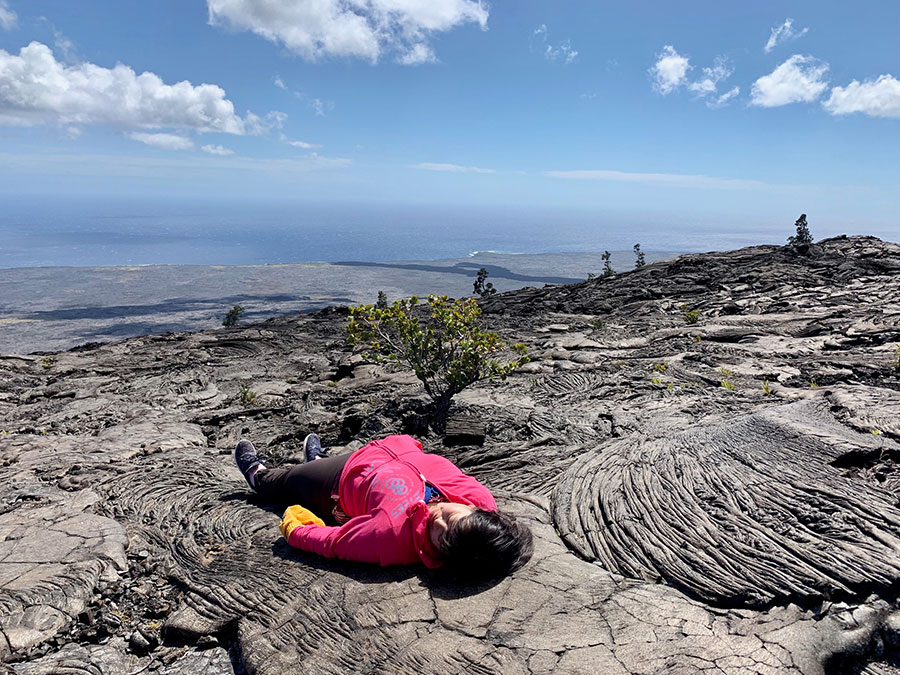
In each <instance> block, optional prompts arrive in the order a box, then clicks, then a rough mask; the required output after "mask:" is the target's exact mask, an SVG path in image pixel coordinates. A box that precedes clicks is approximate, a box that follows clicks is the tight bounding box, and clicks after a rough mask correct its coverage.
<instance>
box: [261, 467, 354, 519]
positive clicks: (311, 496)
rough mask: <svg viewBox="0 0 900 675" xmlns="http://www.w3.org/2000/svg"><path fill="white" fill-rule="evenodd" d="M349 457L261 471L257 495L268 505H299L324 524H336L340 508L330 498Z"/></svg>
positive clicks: (335, 489) (334, 491) (334, 492)
mask: <svg viewBox="0 0 900 675" xmlns="http://www.w3.org/2000/svg"><path fill="white" fill-rule="evenodd" d="M349 458H350V455H338V456H337V457H323V458H322V459H317V460H314V461H312V462H307V463H306V464H295V465H293V466H287V467H279V468H277V469H262V470H260V471H257V472H256V476H255V477H254V479H253V482H254V484H255V488H256V491H257V492H258V493H259V495H260V496H261V497H263V498H264V499H266V500H267V501H270V502H273V503H276V504H281V505H283V506H292V505H294V504H300V505H301V506H303V507H305V508H307V509H309V510H310V511H312V512H313V513H315V514H316V515H317V516H319V518H321V519H322V520H325V521H328V520H334V517H333V515H332V510H333V509H334V507H335V506H336V505H337V504H336V502H335V501H334V500H333V499H332V498H331V496H332V495H333V494H334V495H336V494H337V491H338V481H339V479H340V477H341V471H343V469H344V464H346V463H347V460H348V459H349Z"/></svg>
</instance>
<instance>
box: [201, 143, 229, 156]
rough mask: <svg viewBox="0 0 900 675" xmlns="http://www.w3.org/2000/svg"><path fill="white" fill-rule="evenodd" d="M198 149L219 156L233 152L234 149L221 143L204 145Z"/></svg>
mask: <svg viewBox="0 0 900 675" xmlns="http://www.w3.org/2000/svg"><path fill="white" fill-rule="evenodd" d="M200 149H201V150H202V151H203V152H205V153H207V154H210V155H218V156H219V157H227V156H228V155H233V154H234V150H232V149H231V148H226V147H225V146H223V145H204V146H202V147H201V148H200Z"/></svg>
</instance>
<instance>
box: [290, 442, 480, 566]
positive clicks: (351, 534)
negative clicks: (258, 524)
mask: <svg viewBox="0 0 900 675" xmlns="http://www.w3.org/2000/svg"><path fill="white" fill-rule="evenodd" d="M426 480H427V481H428V482H429V483H430V484H431V485H433V486H434V487H436V488H437V489H438V490H439V491H440V493H441V494H442V495H443V496H444V498H445V499H446V500H447V501H450V502H457V503H459V504H469V505H471V506H477V507H479V508H482V509H485V510H487V511H496V510H497V503H496V502H495V501H494V497H493V496H492V495H491V493H490V492H489V491H488V489H487V488H486V487H484V485H482V484H481V483H479V482H478V481H477V480H475V479H474V478H472V477H471V476H467V475H465V474H464V473H463V472H462V471H460V470H459V469H458V468H456V465H454V464H453V463H452V462H450V461H449V460H446V459H444V458H443V457H440V456H439V455H428V454H425V453H424V452H423V451H422V445H421V444H420V443H419V442H418V441H417V440H415V439H414V438H412V437H411V436H388V437H387V438H385V439H383V440H380V441H372V442H371V443H369V444H368V445H366V446H365V447H362V448H360V449H359V450H357V451H356V452H354V453H353V454H352V455H351V456H350V459H349V460H347V464H346V465H345V466H344V470H343V471H342V472H341V479H340V499H341V508H342V509H343V511H344V513H346V514H347V515H348V516H350V520H349V521H348V522H346V523H344V524H343V525H341V526H340V527H327V526H326V527H322V526H319V525H303V526H300V527H296V528H294V530H293V531H292V532H291V534H290V537H289V538H288V543H289V544H290V545H291V546H294V547H296V548H299V549H302V550H304V551H310V552H312V553H318V554H319V555H322V556H325V557H326V558H343V559H345V560H357V561H360V562H377V563H380V564H381V565H409V564H411V563H417V562H419V561H420V560H421V561H422V562H423V563H425V566H426V567H429V568H432V569H434V568H436V567H440V566H441V565H442V564H443V560H442V557H441V554H440V552H438V551H437V550H435V548H434V546H432V544H431V541H430V539H429V537H428V507H427V506H425V503H424V502H423V501H422V499H423V497H424V495H425V481H426Z"/></svg>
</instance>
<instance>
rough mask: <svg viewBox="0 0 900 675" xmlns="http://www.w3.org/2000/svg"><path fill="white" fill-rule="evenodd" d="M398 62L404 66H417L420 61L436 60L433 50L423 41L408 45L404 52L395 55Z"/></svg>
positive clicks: (430, 61)
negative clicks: (397, 55)
mask: <svg viewBox="0 0 900 675" xmlns="http://www.w3.org/2000/svg"><path fill="white" fill-rule="evenodd" d="M397 61H398V63H402V64H403V65H404V66H417V65H419V64H420V63H432V62H434V61H437V57H435V55H434V51H433V50H432V49H431V47H429V46H428V45H427V44H425V43H424V42H419V43H418V44H414V45H413V46H412V47H410V48H409V49H408V50H407V51H406V53H405V54H401V55H400V56H399V57H397Z"/></svg>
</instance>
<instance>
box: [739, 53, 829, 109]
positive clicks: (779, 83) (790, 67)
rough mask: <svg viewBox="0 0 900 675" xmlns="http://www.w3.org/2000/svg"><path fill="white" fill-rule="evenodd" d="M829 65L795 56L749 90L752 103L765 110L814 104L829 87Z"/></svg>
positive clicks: (807, 57) (809, 58)
mask: <svg viewBox="0 0 900 675" xmlns="http://www.w3.org/2000/svg"><path fill="white" fill-rule="evenodd" d="M827 73H828V64H827V63H823V62H821V61H819V60H817V59H814V58H813V57H812V56H803V55H801V54H794V55H793V56H792V57H791V58H789V59H788V60H787V61H785V62H784V63H782V64H781V65H780V66H778V67H777V68H776V69H775V70H773V71H772V72H771V73H769V74H768V75H763V76H762V77H761V78H759V79H758V80H757V81H756V82H754V83H753V87H752V88H751V89H750V102H751V103H752V104H753V105H759V106H763V107H765V108H774V107H777V106H782V105H787V104H789V103H798V102H805V103H809V102H810V101H815V100H816V99H817V98H819V96H820V95H821V93H822V92H823V91H825V88H826V87H828V80H827V79H826V74H827Z"/></svg>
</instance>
